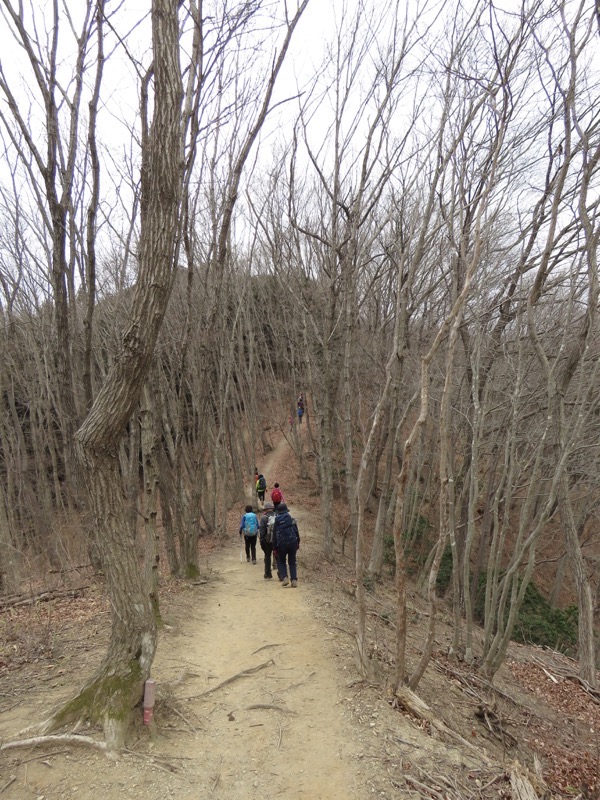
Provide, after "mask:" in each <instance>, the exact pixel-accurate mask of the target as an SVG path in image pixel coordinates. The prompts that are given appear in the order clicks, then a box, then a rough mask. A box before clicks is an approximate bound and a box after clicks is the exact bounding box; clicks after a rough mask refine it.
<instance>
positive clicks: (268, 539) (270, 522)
mask: <svg viewBox="0 0 600 800" xmlns="http://www.w3.org/2000/svg"><path fill="white" fill-rule="evenodd" d="M274 527H275V514H271V516H270V517H269V518H268V519H267V530H266V533H265V543H266V544H273V528H274Z"/></svg>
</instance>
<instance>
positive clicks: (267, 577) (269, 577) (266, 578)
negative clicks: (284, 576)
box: [264, 575, 273, 581]
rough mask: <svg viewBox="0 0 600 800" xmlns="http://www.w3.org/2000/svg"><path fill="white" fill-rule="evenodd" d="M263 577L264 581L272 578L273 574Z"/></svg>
mask: <svg viewBox="0 0 600 800" xmlns="http://www.w3.org/2000/svg"><path fill="white" fill-rule="evenodd" d="M264 578H265V580H266V581H272V580H273V576H272V575H265V576H264Z"/></svg>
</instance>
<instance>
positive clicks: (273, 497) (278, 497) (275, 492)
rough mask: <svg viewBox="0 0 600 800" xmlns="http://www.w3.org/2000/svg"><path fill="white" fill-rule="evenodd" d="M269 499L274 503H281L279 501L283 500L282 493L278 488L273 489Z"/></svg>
mask: <svg viewBox="0 0 600 800" xmlns="http://www.w3.org/2000/svg"><path fill="white" fill-rule="evenodd" d="M271 500H272V501H273V503H274V504H275V503H281V501H282V500H283V495H282V494H281V491H280V490H279V489H273V491H272V492H271Z"/></svg>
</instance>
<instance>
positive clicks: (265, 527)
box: [259, 502, 275, 578]
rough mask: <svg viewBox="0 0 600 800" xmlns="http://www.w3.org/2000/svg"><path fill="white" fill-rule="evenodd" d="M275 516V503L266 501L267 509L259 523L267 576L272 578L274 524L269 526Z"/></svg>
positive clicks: (261, 547)
mask: <svg viewBox="0 0 600 800" xmlns="http://www.w3.org/2000/svg"><path fill="white" fill-rule="evenodd" d="M274 517H275V508H274V507H273V503H269V502H267V503H265V510H264V514H263V515H262V517H261V518H260V525H259V530H260V533H259V537H260V549H261V550H262V551H263V553H264V554H265V578H272V577H273V574H272V572H271V555H272V553H273V542H272V541H271V538H270V537H272V534H273V528H272V526H271V527H269V520H271V519H274Z"/></svg>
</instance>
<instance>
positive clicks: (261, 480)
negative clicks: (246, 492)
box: [256, 475, 267, 492]
mask: <svg viewBox="0 0 600 800" xmlns="http://www.w3.org/2000/svg"><path fill="white" fill-rule="evenodd" d="M256 485H257V487H258V491H259V492H264V491H265V489H266V488H267V481H266V480H265V478H264V477H263V476H262V475H261V476H260V478H259V479H258V483H257V484H256Z"/></svg>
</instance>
